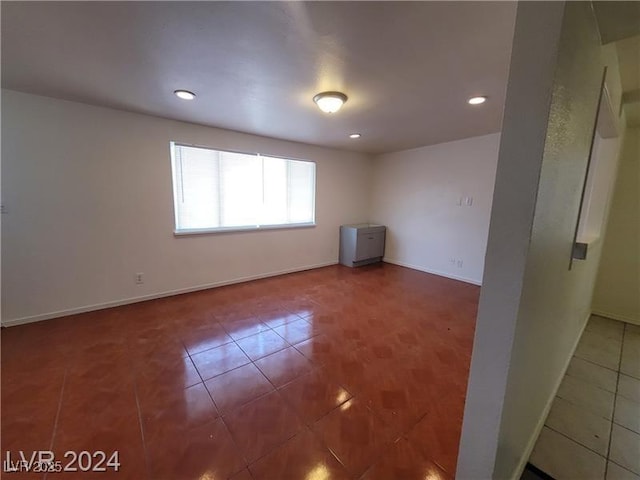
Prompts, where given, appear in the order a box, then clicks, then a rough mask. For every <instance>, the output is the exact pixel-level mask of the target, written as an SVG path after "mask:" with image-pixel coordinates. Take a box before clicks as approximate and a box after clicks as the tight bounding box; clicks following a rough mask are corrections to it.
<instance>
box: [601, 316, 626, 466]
mask: <svg viewBox="0 0 640 480" xmlns="http://www.w3.org/2000/svg"><path fill="white" fill-rule="evenodd" d="M626 333H627V324H626V323H625V324H624V327H623V329H622V341H621V342H620V353H619V356H618V372H617V373H618V375H617V376H616V392H615V394H614V396H613V411H612V412H611V425H610V426H609V428H610V433H609V444H608V445H607V457H606V459H607V460H606V463H605V465H604V478H607V473H608V471H609V456H610V455H611V442H612V441H613V425H614V423H615V422H614V419H615V417H616V404H617V403H618V386H619V384H620V368H622V349H623V348H624V339H625V337H626ZM616 425H617V424H616Z"/></svg>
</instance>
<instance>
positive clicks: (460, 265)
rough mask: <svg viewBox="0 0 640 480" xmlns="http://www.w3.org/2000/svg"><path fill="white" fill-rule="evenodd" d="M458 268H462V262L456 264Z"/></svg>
mask: <svg viewBox="0 0 640 480" xmlns="http://www.w3.org/2000/svg"><path fill="white" fill-rule="evenodd" d="M456 266H457V267H458V268H462V260H458V261H457V262H456Z"/></svg>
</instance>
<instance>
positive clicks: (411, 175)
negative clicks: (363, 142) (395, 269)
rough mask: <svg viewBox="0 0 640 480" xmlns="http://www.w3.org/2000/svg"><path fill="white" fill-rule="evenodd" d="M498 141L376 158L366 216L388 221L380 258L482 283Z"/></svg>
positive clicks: (456, 144)
mask: <svg viewBox="0 0 640 480" xmlns="http://www.w3.org/2000/svg"><path fill="white" fill-rule="evenodd" d="M499 142H500V134H498V133H495V134H491V135H485V136H481V137H474V138H467V139H464V140H458V141H455V142H448V143H442V144H439V145H432V146H428V147H422V148H416V149H413V150H405V151H402V152H395V153H390V154H385V155H380V156H378V157H376V158H375V159H374V162H373V176H372V179H373V180H372V187H371V209H370V212H371V213H370V215H369V217H370V219H371V221H372V222H375V223H381V224H384V225H386V226H387V227H388V229H387V239H386V250H385V261H387V262H391V263H397V264H399V265H404V266H408V267H412V268H415V269H418V270H422V271H425V272H430V273H435V274H438V275H443V276H446V277H450V278H456V279H460V280H464V281H467V282H471V283H476V284H480V283H481V282H482V272H483V269H484V254H485V250H486V246H487V234H488V231H489V216H490V213H491V199H492V196H493V185H494V180H495V172H496V164H497V162H498V145H499ZM467 197H469V198H472V199H473V200H472V204H471V205H470V206H467V205H464V203H465V202H464V198H467ZM461 199H463V201H462V202H461ZM461 203H462V204H461ZM460 262H461V266H460Z"/></svg>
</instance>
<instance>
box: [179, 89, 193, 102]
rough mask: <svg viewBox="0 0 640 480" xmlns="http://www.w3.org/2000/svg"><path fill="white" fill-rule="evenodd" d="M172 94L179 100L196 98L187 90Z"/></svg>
mask: <svg viewBox="0 0 640 480" xmlns="http://www.w3.org/2000/svg"><path fill="white" fill-rule="evenodd" d="M173 93H174V94H175V96H176V97H178V98H181V99H182V100H193V99H194V98H196V94H195V93H193V92H190V91H189V90H176V91H175V92H173Z"/></svg>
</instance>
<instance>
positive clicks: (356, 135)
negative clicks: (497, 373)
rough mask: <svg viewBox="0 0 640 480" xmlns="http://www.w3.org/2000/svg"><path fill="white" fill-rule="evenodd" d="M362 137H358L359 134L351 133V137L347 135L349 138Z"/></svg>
mask: <svg viewBox="0 0 640 480" xmlns="http://www.w3.org/2000/svg"><path fill="white" fill-rule="evenodd" d="M361 136H362V135H360V134H359V133H352V134H351V135H349V138H360V137H361Z"/></svg>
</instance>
